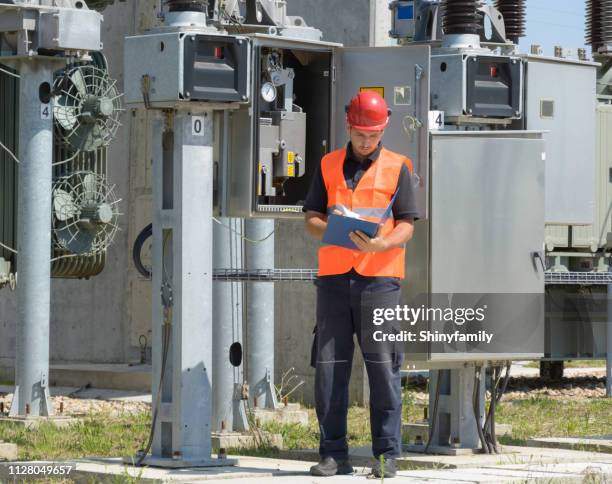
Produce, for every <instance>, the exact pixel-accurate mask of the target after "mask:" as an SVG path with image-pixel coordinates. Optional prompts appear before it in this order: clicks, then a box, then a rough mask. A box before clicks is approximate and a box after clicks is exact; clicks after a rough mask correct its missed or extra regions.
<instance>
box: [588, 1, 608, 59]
mask: <svg viewBox="0 0 612 484" xmlns="http://www.w3.org/2000/svg"><path fill="white" fill-rule="evenodd" d="M586 43H587V44H589V45H591V47H593V51H595V52H597V51H598V50H599V48H600V47H602V46H603V45H604V44H612V0H587V9H586Z"/></svg>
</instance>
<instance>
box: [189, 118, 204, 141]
mask: <svg viewBox="0 0 612 484" xmlns="http://www.w3.org/2000/svg"><path fill="white" fill-rule="evenodd" d="M191 134H193V136H204V116H193V117H192V118H191Z"/></svg>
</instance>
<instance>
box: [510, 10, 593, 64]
mask: <svg viewBox="0 0 612 484" xmlns="http://www.w3.org/2000/svg"><path fill="white" fill-rule="evenodd" d="M526 2H527V36H526V37H524V38H522V39H521V42H520V48H521V52H529V48H530V46H531V44H539V45H541V46H542V48H543V49H544V54H545V55H553V52H554V46H555V45H560V46H562V47H567V48H572V49H576V48H580V47H585V45H584V38H585V28H584V25H585V23H584V18H585V1H584V0H526ZM589 52H590V49H589Z"/></svg>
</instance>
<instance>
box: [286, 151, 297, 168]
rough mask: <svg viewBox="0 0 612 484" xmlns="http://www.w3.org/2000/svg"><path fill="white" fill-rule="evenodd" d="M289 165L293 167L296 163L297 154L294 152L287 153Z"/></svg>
mask: <svg viewBox="0 0 612 484" xmlns="http://www.w3.org/2000/svg"><path fill="white" fill-rule="evenodd" d="M287 163H289V164H290V165H293V164H294V163H295V153H294V152H293V151H289V152H288V153H287Z"/></svg>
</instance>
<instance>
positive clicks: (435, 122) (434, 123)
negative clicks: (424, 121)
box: [429, 111, 444, 130]
mask: <svg viewBox="0 0 612 484" xmlns="http://www.w3.org/2000/svg"><path fill="white" fill-rule="evenodd" d="M429 129H431V130H438V129H444V111H429Z"/></svg>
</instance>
